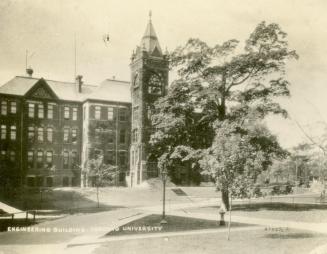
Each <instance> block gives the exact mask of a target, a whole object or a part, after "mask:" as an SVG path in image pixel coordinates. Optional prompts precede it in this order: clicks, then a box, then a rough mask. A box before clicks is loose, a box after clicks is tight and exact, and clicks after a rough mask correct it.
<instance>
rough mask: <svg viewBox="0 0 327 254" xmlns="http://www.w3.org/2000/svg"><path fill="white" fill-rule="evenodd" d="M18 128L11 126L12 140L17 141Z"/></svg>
mask: <svg viewBox="0 0 327 254" xmlns="http://www.w3.org/2000/svg"><path fill="white" fill-rule="evenodd" d="M16 132H17V130H16V126H15V125H12V126H10V140H16Z"/></svg>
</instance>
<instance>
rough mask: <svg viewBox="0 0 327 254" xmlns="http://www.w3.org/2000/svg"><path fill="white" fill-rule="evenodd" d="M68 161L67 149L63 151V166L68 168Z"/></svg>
mask: <svg viewBox="0 0 327 254" xmlns="http://www.w3.org/2000/svg"><path fill="white" fill-rule="evenodd" d="M68 162H69V153H68V151H64V153H63V164H64V168H68Z"/></svg>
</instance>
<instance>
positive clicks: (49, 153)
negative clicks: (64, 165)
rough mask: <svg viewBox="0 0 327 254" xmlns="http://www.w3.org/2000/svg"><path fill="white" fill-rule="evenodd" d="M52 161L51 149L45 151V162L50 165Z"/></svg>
mask: <svg viewBox="0 0 327 254" xmlns="http://www.w3.org/2000/svg"><path fill="white" fill-rule="evenodd" d="M52 161H53V152H52V151H47V153H46V163H47V165H48V167H51V166H52Z"/></svg>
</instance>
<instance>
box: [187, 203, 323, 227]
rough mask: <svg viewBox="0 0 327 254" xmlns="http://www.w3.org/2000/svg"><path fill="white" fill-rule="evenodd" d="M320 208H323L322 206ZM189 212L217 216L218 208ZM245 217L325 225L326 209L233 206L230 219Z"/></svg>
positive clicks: (289, 206) (283, 206)
mask: <svg viewBox="0 0 327 254" xmlns="http://www.w3.org/2000/svg"><path fill="white" fill-rule="evenodd" d="M322 208H324V207H323V206H322ZM187 211H189V212H197V213H210V214H218V207H202V208H194V209H192V208H191V209H187ZM233 215H235V216H245V217H254V218H262V219H272V220H286V221H300V222H310V223H323V222H326V223H327V209H326V208H324V209H318V208H316V206H315V207H312V206H311V205H301V206H295V207H294V206H293V205H292V204H277V203H273V204H252V205H242V206H235V207H234V208H233V211H232V217H233Z"/></svg>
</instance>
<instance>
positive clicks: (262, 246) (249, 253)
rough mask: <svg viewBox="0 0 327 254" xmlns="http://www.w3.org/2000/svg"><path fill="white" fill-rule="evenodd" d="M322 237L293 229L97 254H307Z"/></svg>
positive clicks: (111, 245)
mask: <svg viewBox="0 0 327 254" xmlns="http://www.w3.org/2000/svg"><path fill="white" fill-rule="evenodd" d="M326 240H327V237H326V236H325V235H321V234H315V233H310V232H306V231H300V230H292V229H289V230H288V231H286V232H282V233H280V232H270V231H266V230H265V229H257V228H255V227H253V229H249V230H246V231H237V229H234V230H232V231H231V240H230V241H227V239H226V232H223V231H221V232H217V233H211V234H197V235H185V236H172V237H158V238H146V237H145V238H143V239H137V240H124V241H123V242H122V241H112V242H108V243H105V244H103V245H101V246H99V247H98V248H97V249H95V250H94V252H93V253H94V254H104V253H109V252H110V253H115V254H122V253H133V254H138V253H142V254H150V253H171V254H175V253H178V254H198V253H206V254H214V253H215V254H216V253H220V254H225V253H226V254H239V253H242V254H253V253H260V254H280V253H283V254H307V253H309V252H310V251H311V250H313V249H314V248H316V247H317V246H320V245H323V244H325V243H326Z"/></svg>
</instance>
